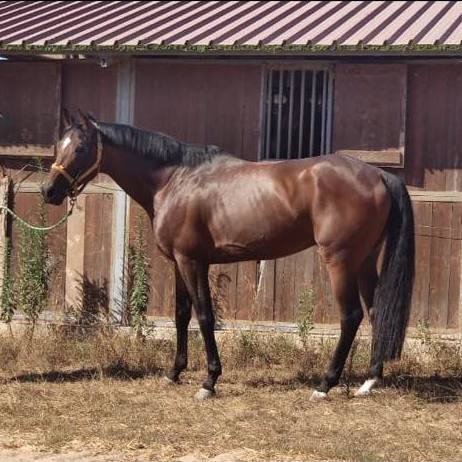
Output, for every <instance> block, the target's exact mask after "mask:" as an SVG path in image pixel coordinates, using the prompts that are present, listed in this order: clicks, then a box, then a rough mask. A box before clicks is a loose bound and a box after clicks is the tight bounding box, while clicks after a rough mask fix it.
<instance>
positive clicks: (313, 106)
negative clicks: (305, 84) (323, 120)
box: [310, 71, 316, 157]
mask: <svg viewBox="0 0 462 462" xmlns="http://www.w3.org/2000/svg"><path fill="white" fill-rule="evenodd" d="M311 74H312V76H311V114H310V116H311V117H310V157H313V146H314V116H315V110H316V71H313V72H312V73H311Z"/></svg>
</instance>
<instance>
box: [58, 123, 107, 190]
mask: <svg viewBox="0 0 462 462" xmlns="http://www.w3.org/2000/svg"><path fill="white" fill-rule="evenodd" d="M96 137H97V138H96V139H97V141H96V143H97V148H96V161H95V162H94V163H93V164H92V165H91V166H90V167H89V168H88V169H87V170H86V171H85V172H83V173H82V174H81V175H79V176H76V177H73V176H72V175H70V174H69V172H68V171H67V170H66V168H65V167H64V166H63V165H62V164H57V163H56V162H55V163H54V164H53V165H52V166H51V169H52V170H56V171H57V172H59V173H60V174H61V175H62V176H63V177H64V178H66V180H67V181H68V182H69V185H70V194H69V196H70V197H71V198H76V197H77V196H78V195H79V194H80V193H81V192H82V189H83V187H82V188H80V189H79V187H80V186H82V185H84V180H85V178H87V177H88V176H90V175H91V174H92V173H93V172H94V171H95V170H97V171H99V167H100V165H101V159H102V156H103V142H102V141H101V134H100V132H99V131H97V132H96Z"/></svg>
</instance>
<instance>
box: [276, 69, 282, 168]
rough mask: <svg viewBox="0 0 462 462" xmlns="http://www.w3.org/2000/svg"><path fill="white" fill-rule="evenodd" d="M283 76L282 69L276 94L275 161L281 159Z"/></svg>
mask: <svg viewBox="0 0 462 462" xmlns="http://www.w3.org/2000/svg"><path fill="white" fill-rule="evenodd" d="M283 80H284V75H283V71H282V69H281V70H280V71H279V89H278V90H279V92H278V127H277V132H276V136H277V138H276V159H280V157H281V123H282V87H283V83H284V82H283Z"/></svg>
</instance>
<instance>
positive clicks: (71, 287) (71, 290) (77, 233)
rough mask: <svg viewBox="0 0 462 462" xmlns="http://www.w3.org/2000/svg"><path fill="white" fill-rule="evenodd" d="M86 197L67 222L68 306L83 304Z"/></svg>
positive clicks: (81, 200) (77, 204) (78, 200)
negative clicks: (82, 283)
mask: <svg viewBox="0 0 462 462" xmlns="http://www.w3.org/2000/svg"><path fill="white" fill-rule="evenodd" d="M85 199H86V198H85V196H84V195H80V196H79V197H78V198H77V202H76V204H75V206H74V211H73V212H72V215H71V216H70V217H69V219H68V220H67V247H66V290H65V301H66V305H67V306H78V304H79V303H80V302H81V300H80V298H81V294H80V289H81V287H80V285H81V282H82V276H83V272H84V259H85V252H84V250H85Z"/></svg>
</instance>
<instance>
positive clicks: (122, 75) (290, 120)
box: [0, 1, 462, 335]
mask: <svg viewBox="0 0 462 462" xmlns="http://www.w3.org/2000/svg"><path fill="white" fill-rule="evenodd" d="M0 56H1V59H0V114H1V115H2V117H1V118H0V164H1V166H2V169H3V174H4V175H7V176H10V177H11V178H12V179H13V181H14V185H15V186H14V188H13V191H12V192H11V196H12V197H10V199H9V200H10V201H11V203H14V209H15V211H16V213H18V214H19V215H20V216H23V217H26V218H28V219H29V220H31V221H33V220H34V219H35V217H36V212H37V206H38V203H39V185H40V183H41V181H42V174H41V173H39V172H37V171H36V170H35V169H34V168H33V166H31V164H32V159H34V158H37V157H38V158H40V159H41V161H42V163H43V165H44V166H45V167H47V166H49V165H50V164H51V162H52V160H53V156H54V153H55V147H54V143H55V142H56V140H57V139H58V136H59V131H60V124H61V121H60V114H61V109H62V108H64V107H65V108H68V109H70V110H73V111H74V110H77V109H78V108H82V109H83V110H86V111H90V112H92V113H93V114H94V115H95V116H96V117H97V118H99V119H100V120H104V121H113V122H119V123H128V124H131V125H135V126H137V127H140V128H145V129H150V130H155V131H160V132H164V133H167V134H169V135H172V136H174V137H176V138H179V139H181V140H184V141H189V142H194V143H207V144H216V145H218V146H220V147H222V148H223V149H225V150H226V151H228V152H230V153H233V154H235V155H236V156H239V157H242V158H244V159H248V160H251V161H255V162H258V161H261V160H277V159H293V158H300V157H310V156H317V155H321V154H334V153H339V152H343V153H348V154H350V155H353V156H356V157H358V158H360V159H362V160H364V161H366V162H369V163H372V164H374V165H377V166H380V167H383V168H386V169H388V170H389V171H392V172H393V173H394V174H396V175H399V176H400V177H401V178H403V179H404V180H405V182H406V184H407V187H408V189H409V192H410V194H411V197H412V201H413V206H414V212H415V221H416V236H417V238H416V239H417V275H416V283H415V289H414V294H413V311H412V326H414V327H415V326H417V325H419V323H420V322H424V321H425V322H427V323H428V325H429V326H430V328H431V329H433V330H435V331H438V332H441V333H444V334H451V335H460V333H461V332H462V330H461V329H462V298H461V297H462V291H461V283H462V273H461V262H462V251H461V238H462V171H461V168H462V149H461V146H462V129H461V127H462V2H453V1H440V2H431V1H392V2H385V1H374V2H363V1H350V2H343V1H332V2H321V1H288V2H285V1H284V2H282V1H276V2H268V1H246V2H242V1H227V2H222V1H211V2H203V1H188V2H184V1H165V2H156V1H154V2H143V1H132V2H125V1H122V2H103V1H90V2H79V1H70V2H69V1H66V2H64V1H58V2H42V1H27V2H25V1H2V2H0ZM67 207H68V205H66V204H64V205H63V206H61V207H49V208H48V215H49V221H50V222H54V221H56V220H57V219H59V218H60V217H61V216H63V214H64V213H65V212H66V208H67ZM140 216H141V217H142V218H141V219H143V220H144V221H145V226H144V234H145V238H146V242H147V245H148V249H149V251H148V253H149V256H150V258H151V273H152V274H151V277H152V293H151V301H150V306H149V312H148V314H149V316H150V317H152V318H153V319H156V320H157V322H158V323H162V322H164V323H165V324H167V325H168V324H169V322H170V319H171V318H172V315H173V311H174V302H175V274H174V271H173V267H172V264H171V263H170V262H169V261H167V260H166V259H165V258H164V257H163V256H162V255H161V253H160V252H159V251H158V250H157V248H156V245H155V242H154V238H153V236H152V233H151V231H150V229H149V226H148V225H147V220H146V218H144V217H143V215H142V213H141V212H140V208H139V206H138V205H137V204H136V203H134V202H133V201H132V200H131V199H130V198H128V197H127V195H126V194H125V193H124V192H123V191H122V190H121V189H120V188H119V187H118V186H117V185H116V184H115V183H113V182H112V181H111V180H110V179H109V178H107V177H104V175H99V176H98V177H97V178H96V179H95V180H94V181H93V182H92V184H91V185H89V186H88V187H87V188H86V189H85V191H84V193H83V194H82V195H81V196H79V199H78V204H77V207H76V210H75V211H74V213H73V214H72V215H71V217H70V219H69V220H68V222H67V224H66V225H65V226H63V227H61V228H58V229H56V230H54V231H53V232H52V233H51V234H50V235H49V236H48V242H49V245H50V247H51V250H52V254H53V255H54V256H55V259H56V265H57V268H58V271H55V272H54V276H53V277H54V279H53V284H52V287H53V293H52V296H51V299H50V303H49V310H48V311H47V312H45V313H43V317H44V318H56V317H59V316H60V314H62V310H63V306H65V305H72V304H75V303H76V302H77V300H78V298H79V296H81V292H82V290H84V291H88V293H89V296H90V297H92V296H93V297H95V298H97V299H98V302H97V303H100V304H104V305H105V306H104V308H106V307H107V308H108V309H109V310H110V313H111V315H112V316H113V319H114V320H116V321H121V320H122V318H123V316H122V313H121V306H122V304H121V299H122V298H123V293H124V284H123V281H124V268H125V266H126V258H127V252H128V248H129V246H130V243H131V242H132V240H133V236H134V229H135V227H136V222H137V220H138V217H140ZM2 232H4V233H5V235H6V236H7V237H8V238H9V239H10V240H11V242H12V245H13V256H14V255H15V252H16V253H17V251H18V230H17V228H16V227H15V226H12V224H11V223H9V224H8V226H6V227H5V230H4V231H2ZM13 260H14V258H13ZM13 266H14V261H13ZM211 281H212V285H213V287H214V291H215V294H216V298H217V300H218V301H219V303H220V305H221V308H222V310H223V313H224V316H223V317H224V319H225V325H228V324H236V323H237V324H238V325H239V324H245V323H248V322H252V323H253V325H255V326H270V327H271V328H273V327H274V326H280V327H281V328H289V329H290V328H292V327H293V326H294V325H295V323H296V322H297V319H298V316H299V312H298V310H299V305H300V300H301V298H302V297H303V294H304V293H306V291H307V290H311V291H312V294H313V300H314V320H315V323H316V328H318V329H320V330H326V331H329V330H330V329H331V328H332V326H335V325H336V324H337V321H338V315H337V313H336V311H335V309H334V306H333V303H332V300H331V295H330V288H329V283H328V280H327V275H326V270H325V267H324V264H323V262H322V260H321V258H320V257H319V255H318V253H317V251H316V249H315V248H312V249H309V250H306V251H303V252H301V253H299V254H296V255H293V256H290V257H287V258H282V259H278V260H274V261H252V262H245V263H239V264H230V265H217V266H215V267H213V269H212V274H211Z"/></svg>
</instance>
